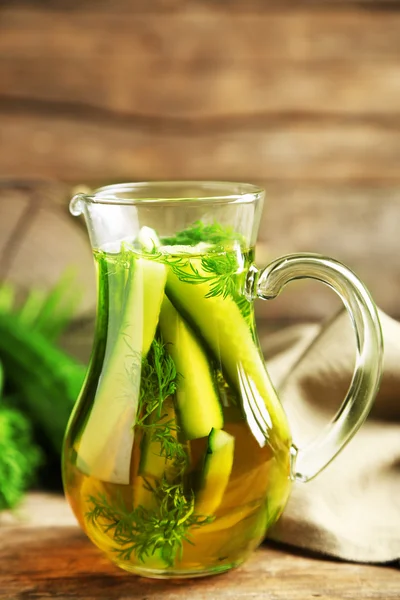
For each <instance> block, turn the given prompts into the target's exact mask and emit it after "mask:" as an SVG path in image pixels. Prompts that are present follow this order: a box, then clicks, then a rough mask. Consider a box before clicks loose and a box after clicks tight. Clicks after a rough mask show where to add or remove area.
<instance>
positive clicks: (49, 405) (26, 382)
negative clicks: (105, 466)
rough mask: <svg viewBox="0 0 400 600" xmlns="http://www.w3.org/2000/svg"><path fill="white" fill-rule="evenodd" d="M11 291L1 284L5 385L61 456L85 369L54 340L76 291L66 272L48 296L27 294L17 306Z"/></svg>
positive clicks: (0, 325) (0, 328)
mask: <svg viewBox="0 0 400 600" xmlns="http://www.w3.org/2000/svg"><path fill="white" fill-rule="evenodd" d="M66 288H68V289H69V291H68V292H67V289H66ZM10 289H11V287H10V285H9V284H7V285H5V284H4V285H3V286H2V287H0V359H1V361H2V363H3V366H4V371H5V374H6V382H7V387H8V389H9V392H10V393H12V395H13V397H16V398H17V400H18V408H19V409H20V410H21V411H22V412H23V413H24V414H25V415H26V417H27V418H28V419H29V421H30V422H31V423H32V424H33V425H34V426H35V428H36V430H37V431H38V433H39V434H40V436H41V437H44V438H45V439H46V440H47V441H48V442H49V443H50V445H51V447H52V448H53V450H54V451H55V453H56V455H60V453H61V445H62V440H63V437H64V432H65V428H66V425H67V422H68V419H69V415H70V413H71V410H72V408H73V406H74V404H75V401H76V399H77V397H78V395H79V391H80V389H81V386H82V383H83V379H84V376H85V372H86V368H85V367H84V366H83V365H81V364H80V363H78V362H77V361H75V360H74V359H73V358H71V357H70V356H68V355H67V354H65V353H64V352H62V351H61V350H59V349H58V348H57V347H56V346H55V345H54V343H53V341H54V339H55V338H56V337H58V336H59V334H60V333H61V331H62V330H63V329H64V328H65V326H66V324H67V322H68V321H70V320H71V318H72V315H73V313H74V310H75V306H76V302H77V297H79V294H77V293H76V288H75V287H74V286H73V285H72V280H71V275H70V274H67V275H66V276H65V278H62V279H61V281H60V282H59V283H58V284H57V285H56V286H55V288H54V289H53V290H52V291H51V292H50V293H49V294H48V295H44V294H42V293H39V292H36V291H33V292H31V293H30V294H29V295H28V297H27V300H26V302H25V304H23V305H22V306H16V304H15V302H14V296H15V294H13V293H11V292H10Z"/></svg>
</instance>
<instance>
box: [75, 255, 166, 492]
mask: <svg viewBox="0 0 400 600" xmlns="http://www.w3.org/2000/svg"><path fill="white" fill-rule="evenodd" d="M131 260H132V263H131V268H130V271H129V274H128V279H127V282H126V288H125V289H126V292H125V307H124V313H123V318H122V323H121V327H120V330H119V332H118V335H117V338H116V340H115V343H114V344H113V345H112V348H111V350H110V351H109V352H106V355H108V360H106V361H105V362H104V366H103V371H102V376H101V377H100V380H99V386H98V389H97V393H96V397H95V400H94V404H93V407H92V410H91V413H90V415H89V418H88V421H87V423H86V426H85V428H84V430H83V433H82V437H81V440H80V443H79V449H78V455H77V463H76V464H77V467H78V468H79V469H80V470H81V471H82V472H83V473H85V474H87V475H90V476H92V477H96V478H97V479H100V480H102V481H109V482H112V483H122V484H128V483H129V478H130V463H131V455H132V447H133V440H134V428H133V426H134V424H135V418H136V412H137V408H138V401H139V388H140V369H141V361H142V358H143V357H145V356H146V355H147V353H148V351H149V349H150V345H151V343H152V340H153V338H154V334H155V331H156V327H157V324H158V318H159V313H160V308H161V302H162V299H163V296H164V287H165V281H166V269H165V266H164V265H162V264H160V263H157V262H155V261H149V260H145V259H143V258H140V257H135V256H134V255H133V254H132V259H131ZM110 301H111V302H112V298H110ZM111 343H113V341H111Z"/></svg>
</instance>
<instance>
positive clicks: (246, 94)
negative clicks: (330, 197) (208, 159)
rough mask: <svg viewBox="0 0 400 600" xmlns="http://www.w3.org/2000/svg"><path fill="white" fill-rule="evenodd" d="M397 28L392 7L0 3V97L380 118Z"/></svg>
mask: <svg viewBox="0 0 400 600" xmlns="http://www.w3.org/2000/svg"><path fill="white" fill-rule="evenodd" d="M113 5H114V4H113ZM399 30H400V14H399V13H398V12H393V13H392V14H390V13H387V12H385V13H378V14H374V13H370V12H364V11H357V10H353V11H350V12H340V11H337V10H335V11H333V10H331V11H329V12H326V13H325V12H324V13H322V14H320V13H318V12H317V13H315V14H314V13H313V12H310V11H307V10H304V9H303V10H301V11H299V10H295V11H294V12H292V11H287V10H286V11H283V10H281V11H278V12H276V13H275V12H274V13H273V14H268V11H266V13H265V14H263V15H261V16H260V15H251V14H250V15H244V16H243V15H240V14H236V13H235V12H234V13H229V12H226V13H222V14H218V15H216V13H215V7H214V8H213V7H212V6H208V8H207V7H204V8H203V10H202V11H201V12H200V13H199V12H198V10H196V7H195V6H193V5H190V7H189V9H188V10H185V11H183V10H182V11H181V12H178V13H173V14H168V15H163V14H154V15H153V14H150V15H143V14H142V15H140V14H139V15H137V14H136V15H135V14H134V13H128V14H125V13H124V12H122V13H121V12H118V11H117V10H115V11H114V12H112V13H111V14H109V13H103V12H102V11H101V10H100V9H99V10H96V11H95V10H93V7H91V10H90V6H89V8H88V7H86V10H85V9H83V10H81V11H80V12H66V13H63V12H60V11H57V10H54V9H53V10H51V9H47V10H43V9H42V10H26V11H22V12H18V11H16V10H15V9H14V10H3V11H2V13H1V19H0V100H2V101H4V100H6V99H10V100H15V99H18V98H20V99H24V100H25V101H32V100H36V101H41V102H43V103H48V108H49V109H50V110H53V111H54V109H55V108H56V106H54V105H53V108H51V107H52V103H61V104H62V105H68V104H71V105H72V106H71V107H70V109H71V110H72V109H75V110H78V109H79V107H82V108H86V111H87V112H88V111H89V110H90V108H97V109H103V110H106V111H110V113H115V114H124V115H136V116H137V115H147V116H154V117H157V118H168V117H169V118H173V119H178V120H182V119H195V120H197V121H200V122H202V121H203V120H204V119H232V117H236V118H237V117H241V118H242V119H247V120H248V121H249V123H250V125H251V122H253V123H254V118H255V117H257V116H263V115H271V114H272V115H275V114H278V115H282V114H286V113H296V114H300V115H303V114H306V115H315V114H322V115H341V116H354V117H356V118H357V119H360V118H361V117H362V115H364V114H365V115H366V116H367V117H371V116H375V117H376V116H380V117H385V118H386V119H387V120H388V119H389V118H390V117H391V118H393V117H394V116H396V117H397V116H398V114H399V111H398V98H399V93H400V83H399V81H400V78H399V70H400V67H399V57H400V36H399ZM45 106H46V104H45ZM27 108H29V106H28V107H27ZM60 108H62V107H60ZM0 109H1V105H0ZM0 114H1V113H0ZM87 116H88V115H87ZM245 122H247V121H245ZM216 124H217V126H218V124H219V121H218V122H217V123H216ZM322 125H323V124H322Z"/></svg>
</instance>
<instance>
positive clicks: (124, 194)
mask: <svg viewBox="0 0 400 600" xmlns="http://www.w3.org/2000/svg"><path fill="white" fill-rule="evenodd" d="M263 199H264V191H263V190H262V189H260V188H258V187H255V186H253V185H249V184H236V183H218V182H160V183H157V182H156V183H133V184H120V185H113V186H108V187H103V188H101V189H98V190H96V191H95V192H94V193H93V194H88V195H84V194H79V195H77V196H76V197H75V198H74V199H73V200H72V202H71V212H72V213H73V214H74V215H80V214H82V213H83V215H84V216H85V219H86V224H87V227H88V230H89V236H90V240H91V244H92V247H93V254H94V261H95V265H96V270H97V277H98V308H97V326H96V334H95V341H94V347H93V352H92V357H91V362H90V366H89V369H88V373H87V377H86V380H85V383H84V385H83V389H82V391H81V395H80V398H79V401H78V402H77V404H76V407H75V410H74V412H73V415H72V417H71V420H70V423H69V426H68V430H67V434H66V438H65V443H64V452H63V478H64V487H65V492H66V495H67V498H68V500H69V502H70V504H71V507H72V509H73V511H74V513H75V515H76V517H77V519H78V521H79V523H80V524H81V526H82V528H83V530H84V531H85V532H86V534H87V535H88V537H89V538H90V539H91V540H92V542H93V543H94V544H96V545H97V546H98V547H99V548H100V549H101V550H102V551H103V552H105V553H106V554H107V555H108V557H109V558H110V559H111V560H112V561H113V562H114V563H116V564H117V565H118V566H120V567H122V568H123V569H126V570H127V571H131V572H133V573H136V574H139V575H142V576H146V577H159V578H163V577H165V578H168V577H194V576H202V575H209V574H213V573H218V572H222V571H227V570H228V569H231V568H232V567H235V566H237V565H239V564H241V563H242V562H243V561H244V560H245V559H246V558H247V557H248V556H249V554H250V553H251V552H252V551H253V550H254V549H255V548H256V547H257V546H258V545H259V544H260V542H261V540H262V539H263V537H264V535H265V533H266V531H267V530H268V528H269V527H271V525H273V524H274V523H275V522H276V520H277V519H278V518H279V516H280V515H281V513H282V511H283V509H284V507H285V504H286V502H287V499H288V496H289V493H290V488H291V483H292V481H293V480H300V481H302V482H306V481H308V480H309V479H311V478H313V477H314V476H315V475H317V474H318V473H319V472H320V471H321V470H322V469H323V468H324V467H325V466H326V465H327V464H328V463H329V462H330V461H331V460H332V459H333V458H334V457H335V455H336V454H337V453H338V452H339V451H340V450H341V449H342V448H343V446H344V445H345V444H346V443H347V442H348V441H349V439H350V438H351V437H352V436H353V435H354V433H355V432H356V430H357V429H358V428H359V426H360V425H361V424H362V422H363V421H364V419H365V417H366V415H367V414H368V411H369V409H370V407H371V404H372V402H373V400H374V398H375V395H376V392H377V389H378V386H379V382H380V376H381V364H382V337H381V332H380V325H379V320H378V315H377V312H376V309H375V306H374V303H373V301H372V300H371V297H370V295H369V293H368V292H367V290H366V289H365V287H364V285H363V284H362V283H361V282H360V281H359V280H358V279H357V277H356V276H355V275H354V274H353V273H352V272H351V271H349V270H348V269H347V268H346V267H345V266H343V265H342V264H340V263H338V262H336V261H334V260H332V259H329V258H325V257H323V256H319V255H315V254H293V255H290V256H285V257H282V258H279V259H278V260H275V261H274V262H272V263H271V264H269V265H268V266H267V267H265V268H263V269H261V270H260V269H258V268H257V267H256V266H255V264H254V246H255V243H256V237H257V230H258V225H259V221H260V215H261V210H262V204H263ZM304 277H310V278H313V279H317V280H319V281H322V282H323V283H326V284H327V285H329V286H330V287H331V288H333V289H334V290H335V291H336V292H337V293H338V294H339V296H340V297H341V298H342V300H343V302H344V304H345V306H346V308H347V310H348V311H349V314H350V317H351V320H352V323H353V325H354V330H355V333H356V341H357V360H356V367H355V372H354V376H353V379H352V383H351V386H350V389H349V391H348V394H347V396H346V398H345V400H344V402H343V405H342V407H341V408H340V410H339V412H338V414H337V415H336V417H335V418H334V419H333V421H332V422H331V423H330V424H329V426H328V427H327V429H326V430H325V431H324V432H323V433H322V434H321V435H320V436H319V437H318V438H317V439H316V440H314V441H313V442H312V443H310V444H309V445H308V446H306V447H304V448H297V447H296V446H295V445H294V443H293V442H292V440H291V435H290V430H289V426H288V423H287V420H286V417H285V413H284V410H283V408H282V405H281V404H280V401H279V399H278V397H277V394H276V391H275V389H274V387H273V384H272V383H271V380H270V378H269V375H268V373H267V371H266V369H265V365H264V360H263V356H262V353H261V350H260V346H259V342H258V338H257V332H256V326H255V319H254V309H253V304H254V300H255V299H256V298H262V299H271V298H275V297H276V296H277V295H278V294H279V293H280V291H281V290H282V288H283V287H284V286H285V285H286V284H287V283H288V282H289V281H291V280H294V279H299V278H304Z"/></svg>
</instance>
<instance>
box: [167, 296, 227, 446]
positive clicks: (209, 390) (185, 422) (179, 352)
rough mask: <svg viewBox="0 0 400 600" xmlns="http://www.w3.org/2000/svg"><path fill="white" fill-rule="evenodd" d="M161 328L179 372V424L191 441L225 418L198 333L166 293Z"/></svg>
mask: <svg viewBox="0 0 400 600" xmlns="http://www.w3.org/2000/svg"><path fill="white" fill-rule="evenodd" d="M160 330H161V335H162V338H163V341H164V343H165V344H166V345H167V350H168V352H169V353H170V355H171V357H172V359H173V361H174V363H175V367H176V370H177V372H178V373H179V376H180V377H179V380H178V386H177V390H176V393H175V396H176V406H177V412H178V418H179V424H180V427H181V429H182V432H183V433H184V436H185V437H186V439H188V440H193V439H196V438H201V437H206V436H208V435H209V433H210V431H211V430H212V429H213V428H215V429H222V427H223V425H224V419H223V414H222V409H221V404H220V401H219V397H218V392H217V389H216V386H215V382H214V379H213V375H212V372H211V368H210V364H209V362H208V359H207V356H206V354H205V352H204V350H203V348H202V346H201V344H200V342H199V341H198V339H197V338H196V336H195V334H194V333H193V331H192V330H191V328H190V327H189V325H188V324H187V323H186V322H185V321H184V319H183V318H182V317H181V316H180V315H179V313H178V312H177V310H176V309H175V308H174V307H173V305H172V304H171V302H170V301H169V300H168V298H167V297H166V296H165V297H164V300H163V303H162V306H161V312H160Z"/></svg>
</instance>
